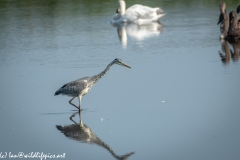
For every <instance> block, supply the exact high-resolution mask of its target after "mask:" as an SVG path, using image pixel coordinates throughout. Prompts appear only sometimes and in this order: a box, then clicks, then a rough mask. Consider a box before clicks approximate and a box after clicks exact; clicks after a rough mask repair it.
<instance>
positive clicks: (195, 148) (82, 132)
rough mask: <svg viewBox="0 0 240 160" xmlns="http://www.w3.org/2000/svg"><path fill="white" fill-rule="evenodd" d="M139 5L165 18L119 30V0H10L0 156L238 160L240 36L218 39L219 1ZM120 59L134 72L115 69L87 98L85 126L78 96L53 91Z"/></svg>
mask: <svg viewBox="0 0 240 160" xmlns="http://www.w3.org/2000/svg"><path fill="white" fill-rule="evenodd" d="M135 3H141V4H145V5H149V6H161V7H162V9H163V10H164V11H165V12H167V14H166V15H165V17H163V18H162V19H161V24H153V25H152V26H145V27H144V26H143V27H139V26H135V25H131V26H130V25H128V26H112V25H111V24H110V22H109V20H110V18H111V15H113V14H114V12H115V6H116V2H112V1H107V0H105V1H101V2H99V1H95V0H90V1H74V0H72V1H30V0H22V1H1V2H0V75H1V76H0V82H1V83H0V87H1V90H0V102H1V105H0V125H1V131H0V135H1V140H0V141H1V142H0V153H2V155H3V154H5V152H6V153H7V154H8V155H7V156H9V152H11V153H12V154H18V152H24V153H25V154H28V153H31V152H43V153H45V154H48V153H49V154H63V153H65V159H100V158H101V159H118V158H119V157H121V156H128V158H129V159H136V160H139V159H166V160H172V159H185V160H192V159H194V160H198V159H199V160H200V159H201V160H202V159H218V160H225V159H240V155H239V150H240V145H239V144H240V128H239V126H238V122H239V121H240V116H239V114H240V108H239V106H240V105H239V104H240V99H239V95H240V90H239V88H240V87H239V82H240V72H239V69H240V64H239V54H237V50H238V51H239V43H234V44H230V43H227V42H221V41H220V40H219V35H220V30H219V26H217V25H216V24H217V21H218V16H219V8H218V3H219V2H217V1H210V2H209V1H206V2H205V1H201V2H198V1H179V2H175V1H161V2H156V1H154V0H148V1H141V0H139V1H137V2H136V1H130V2H128V1H127V6H130V5H132V4H135ZM237 5H238V4H237V1H230V2H227V10H228V11H230V10H233V9H235V6H237ZM222 48H223V49H222ZM230 50H232V51H233V52H234V53H235V54H234V53H233V54H232V53H231V51H230ZM114 58H121V59H122V60H123V61H124V62H126V63H127V64H128V65H130V66H131V67H132V68H131V69H128V68H124V67H121V66H117V65H114V66H113V67H112V68H111V69H110V71H109V72H108V73H107V74H106V75H105V76H104V77H103V78H102V79H101V80H100V81H99V82H98V83H97V84H96V85H95V86H94V87H93V88H92V90H91V91H90V92H89V93H88V94H87V95H86V96H84V97H83V99H82V103H81V105H82V108H83V109H84V110H83V112H82V113H81V118H82V123H83V124H82V125H79V123H80V118H79V115H78V114H76V115H75V116H74V117H73V118H72V120H71V119H70V117H71V116H72V115H73V114H74V113H75V112H76V110H75V108H74V107H73V106H71V105H70V104H69V103H68V101H69V100H70V97H66V96H53V94H54V92H55V91H56V90H57V89H58V88H59V87H61V86H62V85H63V84H65V83H67V82H70V81H72V80H75V79H77V78H80V77H85V76H92V75H95V74H98V73H99V72H101V71H102V70H103V69H104V68H105V67H106V66H107V65H108V64H109V63H110V62H111V61H112V60H113V59H114ZM73 102H74V103H75V104H78V101H77V100H74V101H73ZM80 124H81V123H80ZM64 126H65V128H67V129H65V130H63V128H64ZM61 130H62V131H61ZM132 152H134V153H133V154H132ZM126 154H129V155H126ZM8 158H9V157H8Z"/></svg>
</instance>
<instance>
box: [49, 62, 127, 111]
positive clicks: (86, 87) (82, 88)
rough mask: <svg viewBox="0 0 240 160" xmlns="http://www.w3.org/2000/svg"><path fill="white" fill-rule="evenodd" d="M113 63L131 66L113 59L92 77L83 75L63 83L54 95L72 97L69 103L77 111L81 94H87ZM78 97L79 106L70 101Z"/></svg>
mask: <svg viewBox="0 0 240 160" xmlns="http://www.w3.org/2000/svg"><path fill="white" fill-rule="evenodd" d="M114 64H118V65H121V66H124V67H127V68H131V67H130V66H128V65H127V64H126V63H124V62H123V61H122V60H121V59H119V58H116V59H114V60H113V61H112V62H111V63H109V64H108V66H107V67H106V68H105V69H104V70H103V71H102V72H101V73H99V74H97V75H95V76H92V77H83V78H80V79H77V80H75V81H72V82H69V83H66V84H64V85H63V86H62V87H61V88H59V89H58V90H57V91H56V92H55V94H54V95H55V96H56V95H60V94H61V95H67V96H70V97H73V98H72V99H70V101H69V103H70V104H71V105H73V106H74V107H76V108H77V109H79V111H81V107H80V104H81V99H82V96H84V95H85V94H87V93H88V92H89V91H90V90H91V88H92V87H93V85H94V84H95V83H96V82H97V81H98V80H99V79H100V78H102V77H103V76H104V75H105V74H106V73H107V72H108V70H109V69H110V67H111V66H112V65H114ZM76 97H78V101H79V106H78V107H77V106H76V105H75V104H73V103H72V100H73V99H74V98H76Z"/></svg>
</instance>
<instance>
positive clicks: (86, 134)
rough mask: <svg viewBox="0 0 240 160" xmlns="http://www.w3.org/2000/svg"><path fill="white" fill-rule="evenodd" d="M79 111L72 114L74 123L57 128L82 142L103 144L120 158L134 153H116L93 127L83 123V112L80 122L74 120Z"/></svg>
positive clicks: (123, 159)
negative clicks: (96, 133)
mask: <svg viewBox="0 0 240 160" xmlns="http://www.w3.org/2000/svg"><path fill="white" fill-rule="evenodd" d="M77 113H79V112H76V113H74V114H72V116H71V117H70V120H71V121H72V122H73V123H74V124H71V125H67V126H60V125H56V127H57V129H58V130H59V131H61V132H62V133H63V134H64V135H65V136H66V137H68V138H70V139H73V140H76V141H79V142H82V143H89V144H96V145H98V146H101V147H103V148H105V149H106V150H108V151H109V152H110V153H111V155H112V156H113V157H114V158H116V159H118V160H126V159H127V158H128V157H130V156H131V155H132V154H134V152H131V153H128V154H125V155H122V156H119V155H116V154H115V153H114V151H113V150H112V149H111V148H110V147H109V146H108V145H107V144H106V143H104V142H103V141H102V140H101V139H100V138H98V137H97V135H95V134H94V133H93V131H92V130H91V128H89V127H88V126H87V125H86V124H83V122H82V118H81V113H80V115H79V117H80V123H79V124H78V123H76V122H75V121H74V120H73V117H74V116H75V115H76V114H77Z"/></svg>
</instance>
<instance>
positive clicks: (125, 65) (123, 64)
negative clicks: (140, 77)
mask: <svg viewBox="0 0 240 160" xmlns="http://www.w3.org/2000/svg"><path fill="white" fill-rule="evenodd" d="M120 64H121V65H122V66H124V67H127V68H131V67H130V66H129V65H127V64H126V63H123V62H121V63H120Z"/></svg>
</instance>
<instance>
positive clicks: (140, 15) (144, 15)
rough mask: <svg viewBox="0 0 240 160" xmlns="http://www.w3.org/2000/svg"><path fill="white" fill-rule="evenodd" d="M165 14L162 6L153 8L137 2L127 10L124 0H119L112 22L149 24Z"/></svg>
mask: <svg viewBox="0 0 240 160" xmlns="http://www.w3.org/2000/svg"><path fill="white" fill-rule="evenodd" d="M164 15H165V13H164V11H163V10H162V9H161V8H160V7H156V8H151V7H148V6H143V5H140V4H135V5H133V6H131V7H129V8H128V9H127V10H126V3H125V1H124V0H119V2H118V5H117V13H116V14H115V15H113V17H112V20H111V22H112V23H136V24H139V25H141V24H148V23H151V22H158V21H159V19H160V18H161V17H163V16H164Z"/></svg>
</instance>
